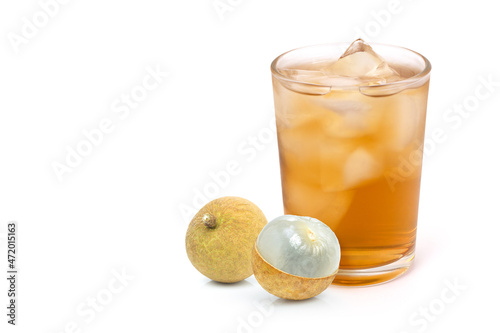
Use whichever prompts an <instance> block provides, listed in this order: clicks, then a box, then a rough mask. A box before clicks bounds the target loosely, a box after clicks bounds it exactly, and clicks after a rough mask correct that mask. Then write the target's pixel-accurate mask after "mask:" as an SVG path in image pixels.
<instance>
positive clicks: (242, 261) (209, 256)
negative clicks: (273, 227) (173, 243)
mask: <svg viewBox="0 0 500 333" xmlns="http://www.w3.org/2000/svg"><path fill="white" fill-rule="evenodd" d="M205 214H211V215H212V216H213V217H215V221H216V223H215V224H216V225H215V227H214V228H209V227H207V225H205V223H204V221H203V216H204V215H205ZM266 224H267V219H266V217H265V215H264V213H262V211H261V210H260V209H259V208H258V207H257V206H256V205H255V204H253V203H252V202H251V201H249V200H246V199H243V198H239V197H222V198H219V199H215V200H213V201H211V202H209V203H208V204H206V205H205V206H204V207H203V208H202V209H200V211H199V212H198V213H197V214H196V215H195V216H194V218H193V219H192V221H191V223H190V224H189V227H188V230H187V232H186V252H187V255H188V258H189V260H190V261H191V263H192V264H193V266H194V267H195V268H196V269H198V271H200V273H202V274H203V275H205V276H206V277H208V278H210V279H212V280H214V281H218V282H223V283H233V282H238V281H241V280H244V279H246V278H247V277H249V276H251V275H252V274H253V271H252V248H253V245H254V244H255V241H256V240H257V236H258V235H259V233H260V231H261V230H262V228H264V226H265V225H266Z"/></svg>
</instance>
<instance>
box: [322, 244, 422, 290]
mask: <svg viewBox="0 0 500 333" xmlns="http://www.w3.org/2000/svg"><path fill="white" fill-rule="evenodd" d="M414 257H415V252H414V251H412V252H411V253H409V254H407V255H405V256H404V257H402V258H400V259H398V260H397V261H394V262H391V263H390V264H387V265H383V266H378V267H372V268H366V269H342V268H341V269H339V272H338V273H337V275H336V276H335V279H334V280H333V282H332V284H335V285H339V286H369V285H376V284H381V283H385V282H389V281H391V280H394V279H395V278H397V277H398V276H400V275H401V274H403V273H404V272H406V270H407V269H408V268H410V265H411V263H412V262H413V258H414Z"/></svg>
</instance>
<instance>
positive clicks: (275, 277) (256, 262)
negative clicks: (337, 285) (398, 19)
mask: <svg viewBox="0 0 500 333" xmlns="http://www.w3.org/2000/svg"><path fill="white" fill-rule="evenodd" d="M252 268H253V274H254V275H255V278H256V279H257V282H259V284H260V285H261V286H262V288H264V289H265V290H266V291H267V292H269V293H271V294H273V295H275V296H278V297H281V298H285V299H291V300H303V299H308V298H311V297H314V296H317V295H319V294H321V293H322V292H323V291H324V290H325V289H326V288H328V286H330V285H331V284H332V281H333V279H334V278H335V275H336V274H337V272H338V269H337V270H336V271H335V272H334V273H333V274H331V275H329V276H325V277H320V278H307V277H302V276H297V275H292V274H288V273H286V272H283V271H282V270H280V269H278V268H276V267H274V266H272V265H271V264H270V263H268V262H267V261H266V260H265V259H264V258H262V256H261V255H260V253H259V251H258V250H257V246H256V245H255V246H254V247H253V251H252Z"/></svg>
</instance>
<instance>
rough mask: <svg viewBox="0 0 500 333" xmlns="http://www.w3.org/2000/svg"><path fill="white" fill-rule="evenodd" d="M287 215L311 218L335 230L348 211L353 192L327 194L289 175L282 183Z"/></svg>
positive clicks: (315, 186)
mask: <svg viewBox="0 0 500 333" xmlns="http://www.w3.org/2000/svg"><path fill="white" fill-rule="evenodd" d="M283 186H284V193H285V200H284V203H285V210H286V212H287V214H293V215H299V216H311V217H314V218H317V219H318V220H320V221H322V222H324V223H326V224H327V225H328V226H329V227H330V228H335V227H336V226H337V224H338V223H339V222H340V220H341V219H342V218H343V217H344V215H345V214H346V213H347V210H348V209H349V207H350V205H351V202H352V199H353V196H354V191H339V192H327V191H324V190H323V189H321V188H320V187H318V186H317V185H314V184H312V183H310V182H307V181H304V180H302V179H300V178H298V177H292V176H291V175H289V177H288V178H286V181H285V182H284V183H283Z"/></svg>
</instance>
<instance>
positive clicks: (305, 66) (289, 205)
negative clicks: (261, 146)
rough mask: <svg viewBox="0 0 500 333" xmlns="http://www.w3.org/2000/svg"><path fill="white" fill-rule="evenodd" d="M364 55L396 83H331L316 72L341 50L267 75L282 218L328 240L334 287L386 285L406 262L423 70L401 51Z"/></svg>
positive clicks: (296, 59)
mask: <svg viewBox="0 0 500 333" xmlns="http://www.w3.org/2000/svg"><path fill="white" fill-rule="evenodd" d="M370 45H371V46H372V47H373V49H374V50H375V52H377V54H378V55H380V57H381V58H382V59H384V61H385V62H386V63H387V64H388V65H389V66H390V67H391V68H392V69H395V70H396V71H397V72H398V73H399V75H401V76H400V77H399V78H398V79H396V80H394V79H392V80H388V82H384V80H381V81H377V82H375V83H373V82H370V83H366V82H364V83H363V82H361V81H357V80H355V79H351V78H342V77H334V78H332V77H329V76H328V75H326V74H325V70H324V69H325V68H328V66H330V65H331V63H333V62H335V61H336V60H337V59H339V57H340V56H341V55H342V53H343V51H344V50H346V49H347V47H348V46H349V45H348V44H341V43H338V44H325V45H317V46H309V47H303V48H299V49H295V50H292V51H289V52H287V53H284V54H282V55H280V56H279V57H278V58H276V59H275V60H274V61H273V63H272V65H271V71H272V78H273V90H274V101H275V111H276V123H277V133H278V144H279V154H280V167H281V181H282V189H283V204H284V210H285V214H292V215H302V216H311V217H314V218H317V219H319V220H321V221H323V222H324V223H326V224H327V225H329V226H330V228H332V230H333V231H334V232H335V233H336V235H337V237H338V239H339V242H340V245H341V251H342V253H341V261H340V270H339V273H338V275H337V277H336V278H335V280H334V282H333V283H334V284H342V285H369V284H377V283H381V282H385V281H389V280H391V279H393V278H395V277H397V276H399V275H400V274H402V273H404V272H405V271H406V270H407V269H408V267H409V266H410V264H411V262H412V260H413V257H414V250H415V240H416V230H417V229H416V228H417V215H418V202H419V192H420V177H421V170H422V157H423V142H424V129H425V116H426V108H427V95H428V89H429V78H430V70H431V65H430V63H429V61H428V60H427V59H426V58H425V57H423V56H422V55H420V54H418V53H416V52H414V51H411V50H409V49H405V48H401V47H395V46H389V45H382V44H370ZM353 64H354V62H353ZM379 67H381V66H379ZM360 82H361V83H360Z"/></svg>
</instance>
